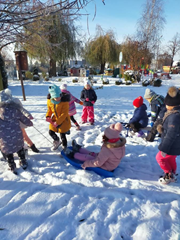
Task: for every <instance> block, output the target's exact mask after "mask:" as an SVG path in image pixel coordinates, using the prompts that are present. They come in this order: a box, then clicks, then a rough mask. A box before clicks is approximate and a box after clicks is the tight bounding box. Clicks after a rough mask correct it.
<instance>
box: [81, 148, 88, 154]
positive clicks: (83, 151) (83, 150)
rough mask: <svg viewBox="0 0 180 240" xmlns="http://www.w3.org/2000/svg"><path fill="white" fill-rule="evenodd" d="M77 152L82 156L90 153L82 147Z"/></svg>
mask: <svg viewBox="0 0 180 240" xmlns="http://www.w3.org/2000/svg"><path fill="white" fill-rule="evenodd" d="M79 152H80V153H82V154H89V153H90V151H89V150H87V149H85V148H82V147H81V148H80V149H79Z"/></svg>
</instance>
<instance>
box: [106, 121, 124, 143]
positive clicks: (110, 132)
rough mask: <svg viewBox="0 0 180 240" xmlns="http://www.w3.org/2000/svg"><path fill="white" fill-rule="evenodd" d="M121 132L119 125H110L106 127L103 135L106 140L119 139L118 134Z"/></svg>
mask: <svg viewBox="0 0 180 240" xmlns="http://www.w3.org/2000/svg"><path fill="white" fill-rule="evenodd" d="M121 131H122V125H121V123H116V124H112V125H110V126H109V127H107V128H106V129H105V131H104V135H105V136H106V137H107V138H108V139H113V138H119V134H120V132H121Z"/></svg>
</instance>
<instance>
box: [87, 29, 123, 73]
mask: <svg viewBox="0 0 180 240" xmlns="http://www.w3.org/2000/svg"><path fill="white" fill-rule="evenodd" d="M96 32H97V34H96V36H95V38H94V39H92V40H90V41H88V42H87V43H86V46H85V50H84V51H85V54H84V55H85V59H86V60H87V61H88V62H89V63H90V64H92V65H100V67H101V70H100V73H104V68H105V64H106V63H111V64H116V63H118V57H119V51H120V46H119V44H118V43H117V42H116V40H115V35H114V32H113V31H111V30H109V31H107V32H104V31H103V30H102V28H101V27H100V26H97V29H96Z"/></svg>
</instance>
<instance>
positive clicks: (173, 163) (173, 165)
mask: <svg viewBox="0 0 180 240" xmlns="http://www.w3.org/2000/svg"><path fill="white" fill-rule="evenodd" d="M176 157H177V156H171V158H170V159H169V160H170V165H171V168H172V172H173V173H176V169H177V164H176Z"/></svg>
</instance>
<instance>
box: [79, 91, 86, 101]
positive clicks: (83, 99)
mask: <svg viewBox="0 0 180 240" xmlns="http://www.w3.org/2000/svg"><path fill="white" fill-rule="evenodd" d="M80 99H81V101H83V102H85V100H86V99H85V96H84V91H83V90H82V91H81V97H80Z"/></svg>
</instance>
